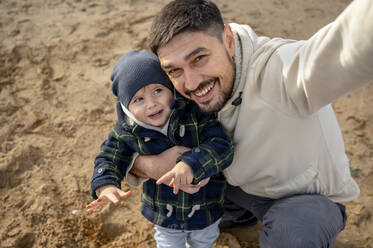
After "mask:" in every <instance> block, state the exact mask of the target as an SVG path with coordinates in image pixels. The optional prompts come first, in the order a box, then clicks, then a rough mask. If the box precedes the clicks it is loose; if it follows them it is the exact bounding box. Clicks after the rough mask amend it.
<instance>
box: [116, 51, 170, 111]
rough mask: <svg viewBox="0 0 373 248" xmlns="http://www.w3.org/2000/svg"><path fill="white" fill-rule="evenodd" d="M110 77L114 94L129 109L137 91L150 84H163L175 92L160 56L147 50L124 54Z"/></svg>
mask: <svg viewBox="0 0 373 248" xmlns="http://www.w3.org/2000/svg"><path fill="white" fill-rule="evenodd" d="M110 79H111V81H112V82H113V87H112V90H113V93H114V95H115V96H117V97H118V99H119V101H120V102H121V103H122V104H123V105H124V106H125V107H126V108H127V109H128V105H129V103H130V101H131V99H132V97H133V96H134V95H135V94H136V92H137V91H138V90H139V89H141V88H143V87H145V86H146V85H148V84H162V85H163V86H165V87H167V88H169V89H170V90H171V91H172V92H173V86H172V83H171V81H170V79H169V78H168V77H167V75H166V73H165V72H164V71H163V70H162V68H161V65H160V63H159V60H158V57H157V56H156V55H155V54H153V53H151V52H149V51H147V50H141V51H136V50H133V51H131V52H129V53H127V54H125V55H124V56H122V57H121V58H120V59H119V60H118V61H117V62H116V63H115V65H114V69H113V72H112V73H111V76H110Z"/></svg>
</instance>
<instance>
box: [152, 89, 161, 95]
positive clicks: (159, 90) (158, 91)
mask: <svg viewBox="0 0 373 248" xmlns="http://www.w3.org/2000/svg"><path fill="white" fill-rule="evenodd" d="M161 91H162V89H160V88H158V89H156V90H154V95H158V94H159V93H161Z"/></svg>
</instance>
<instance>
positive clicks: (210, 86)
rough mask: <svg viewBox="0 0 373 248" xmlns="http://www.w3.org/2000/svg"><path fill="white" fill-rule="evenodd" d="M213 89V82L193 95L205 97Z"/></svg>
mask: <svg viewBox="0 0 373 248" xmlns="http://www.w3.org/2000/svg"><path fill="white" fill-rule="evenodd" d="M212 87H214V82H211V83H210V84H209V85H208V86H207V87H206V88H205V89H203V90H201V91H200V92H196V93H195V94H196V95H197V96H198V97H201V96H205V95H206V94H207V93H208V92H209V91H210V90H211V89H212Z"/></svg>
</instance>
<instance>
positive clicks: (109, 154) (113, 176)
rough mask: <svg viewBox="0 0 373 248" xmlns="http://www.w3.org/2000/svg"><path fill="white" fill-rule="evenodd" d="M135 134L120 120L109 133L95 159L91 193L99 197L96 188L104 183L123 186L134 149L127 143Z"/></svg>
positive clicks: (94, 196)
mask: <svg viewBox="0 0 373 248" xmlns="http://www.w3.org/2000/svg"><path fill="white" fill-rule="evenodd" d="M131 139H133V136H132V134H131V133H129V132H126V131H125V130H123V128H122V127H121V125H120V123H119V122H118V123H117V125H116V126H115V127H114V128H113V129H112V130H111V132H110V133H109V136H108V139H107V140H105V141H104V142H103V143H102V145H101V148H100V153H99V154H98V155H97V156H96V158H95V161H94V171H93V176H92V181H91V195H92V197H93V198H95V199H97V195H96V190H97V189H98V188H99V187H102V186H104V185H114V186H116V187H118V188H121V182H122V180H123V177H124V175H125V174H126V172H127V170H128V169H129V165H130V164H131V161H132V156H133V154H134V151H133V150H132V149H131V148H130V146H129V145H128V144H127V142H129V141H130V140H131Z"/></svg>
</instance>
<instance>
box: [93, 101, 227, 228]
mask: <svg viewBox="0 0 373 248" xmlns="http://www.w3.org/2000/svg"><path fill="white" fill-rule="evenodd" d="M171 108H172V109H173V111H172V114H171V116H170V121H169V126H168V137H166V136H165V135H163V134H162V133H160V132H157V131H155V130H150V129H146V128H144V127H142V126H140V125H138V124H136V123H135V124H133V125H130V124H128V123H129V122H128V121H126V118H128V117H127V116H125V114H124V113H123V111H122V109H121V106H120V103H119V102H118V103H117V113H118V122H117V124H116V125H115V127H114V128H113V129H112V131H111V132H110V134H109V137H108V139H107V140H105V141H104V142H103V144H102V145H101V152H100V153H99V154H98V155H97V157H96V159H95V167H94V172H93V177H92V182H91V194H92V196H93V197H94V198H97V196H96V193H95V190H96V189H97V188H99V187H101V186H104V185H108V184H111V185H115V186H116V187H118V188H121V181H122V179H123V177H124V175H125V173H126V171H127V170H128V168H129V165H130V163H131V161H132V158H133V154H134V153H135V152H137V153H139V154H140V155H149V154H159V153H161V152H163V151H164V150H166V149H168V148H170V147H172V146H174V145H182V146H186V147H190V148H193V149H192V150H191V151H187V152H185V153H183V154H182V155H181V156H180V157H179V158H178V159H177V161H176V162H178V161H180V160H182V161H184V162H185V163H187V164H188V165H189V166H190V167H191V168H192V170H193V173H194V180H193V183H198V182H199V181H201V180H202V179H204V178H207V177H211V179H210V181H209V183H208V184H207V185H206V186H205V187H202V188H201V189H200V191H199V192H197V193H195V194H187V193H185V192H183V191H179V193H178V194H177V195H174V194H173V192H172V188H171V187H168V186H166V185H164V184H162V185H157V184H156V183H155V180H152V179H149V180H147V181H146V182H144V184H143V192H142V197H141V198H142V207H141V209H142V214H143V215H144V216H145V217H146V218H147V219H148V220H149V221H151V222H153V223H154V224H157V225H160V226H163V227H166V228H172V229H182V230H196V229H202V228H205V227H207V226H208V225H210V224H212V223H214V222H215V221H217V220H218V219H219V218H220V217H221V216H222V214H223V201H224V192H225V187H226V182H225V179H224V176H223V175H222V173H221V171H222V170H223V169H225V168H226V167H228V166H229V165H230V164H231V162H232V159H233V145H232V143H231V141H230V139H229V138H228V137H227V136H226V134H225V133H224V130H223V128H222V126H221V125H220V123H219V122H218V121H217V119H216V116H214V115H212V114H210V115H207V114H203V113H202V112H201V111H200V110H199V108H198V106H197V105H196V104H195V103H193V102H191V101H187V100H186V99H185V98H183V97H182V96H180V95H179V94H177V95H176V97H175V100H174V101H173V103H172V105H171Z"/></svg>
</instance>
